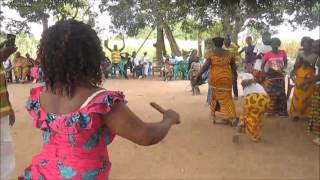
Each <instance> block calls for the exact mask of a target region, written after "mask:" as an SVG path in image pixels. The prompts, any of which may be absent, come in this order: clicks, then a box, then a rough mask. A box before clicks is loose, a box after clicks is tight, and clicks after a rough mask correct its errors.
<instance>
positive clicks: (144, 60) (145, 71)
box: [142, 52, 150, 78]
mask: <svg viewBox="0 0 320 180" xmlns="http://www.w3.org/2000/svg"><path fill="white" fill-rule="evenodd" d="M142 63H143V76H144V78H147V77H148V74H149V73H148V72H149V65H150V59H149V57H148V54H147V52H144V54H143V57H142Z"/></svg>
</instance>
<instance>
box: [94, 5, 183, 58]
mask: <svg viewBox="0 0 320 180" xmlns="http://www.w3.org/2000/svg"><path fill="white" fill-rule="evenodd" d="M99 7H100V11H101V12H103V11H105V10H107V11H108V12H109V14H110V16H111V22H112V24H113V28H114V30H117V31H118V30H120V31H121V32H124V33H127V34H128V35H129V36H135V35H137V34H138V33H139V31H140V30H141V29H144V28H146V27H150V28H151V29H153V28H156V29H157V31H156V32H157V42H156V44H155V46H156V57H157V59H160V58H161V55H162V53H163V52H165V46H164V33H165V34H166V36H167V38H168V40H169V42H170V47H171V50H172V52H173V53H175V54H176V55H180V54H181V52H180V50H179V47H178V45H177V43H176V42H175V39H174V36H173V34H172V28H173V25H175V24H176V23H177V22H179V21H182V20H183V19H184V18H185V17H186V14H187V10H188V7H187V6H186V5H184V4H177V3H176V2H174V1H172V0H161V1H160V0H101V4H100V5H99Z"/></svg>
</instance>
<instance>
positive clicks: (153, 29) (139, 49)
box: [137, 26, 156, 54]
mask: <svg viewBox="0 0 320 180" xmlns="http://www.w3.org/2000/svg"><path fill="white" fill-rule="evenodd" d="M155 27H156V26H155ZM155 27H154V28H153V29H152V30H151V31H150V32H149V34H148V36H147V38H146V39H145V40H144V41H143V43H142V44H141V46H140V47H139V49H138V51H137V54H138V53H139V51H140V49H141V48H142V46H143V45H144V43H146V41H147V40H148V39H149V37H150V35H151V33H152V32H153V31H154V29H155Z"/></svg>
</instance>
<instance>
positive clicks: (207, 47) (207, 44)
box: [204, 38, 214, 58]
mask: <svg viewBox="0 0 320 180" xmlns="http://www.w3.org/2000/svg"><path fill="white" fill-rule="evenodd" d="M213 48H214V45H213V41H212V39H211V38H208V39H206V40H204V57H205V58H207V57H208V55H209V54H210V53H211V52H212V51H213Z"/></svg>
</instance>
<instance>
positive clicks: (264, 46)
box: [253, 32, 272, 83]
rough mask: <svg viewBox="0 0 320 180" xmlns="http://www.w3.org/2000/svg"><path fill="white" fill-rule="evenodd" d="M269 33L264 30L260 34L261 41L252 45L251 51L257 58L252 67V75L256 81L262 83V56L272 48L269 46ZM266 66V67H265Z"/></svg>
mask: <svg viewBox="0 0 320 180" xmlns="http://www.w3.org/2000/svg"><path fill="white" fill-rule="evenodd" d="M270 43H271V34H270V33H269V32H265V33H263V34H262V43H261V42H260V43H257V44H256V45H255V47H254V50H253V53H254V54H255V55H256V57H257V59H256V62H255V64H254V67H253V76H254V78H255V80H256V81H257V82H258V83H262V81H261V72H262V71H265V70H266V69H264V70H262V69H261V65H262V56H263V54H264V53H267V52H269V51H271V50H272V48H271V46H270ZM265 68H266V67H265Z"/></svg>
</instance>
